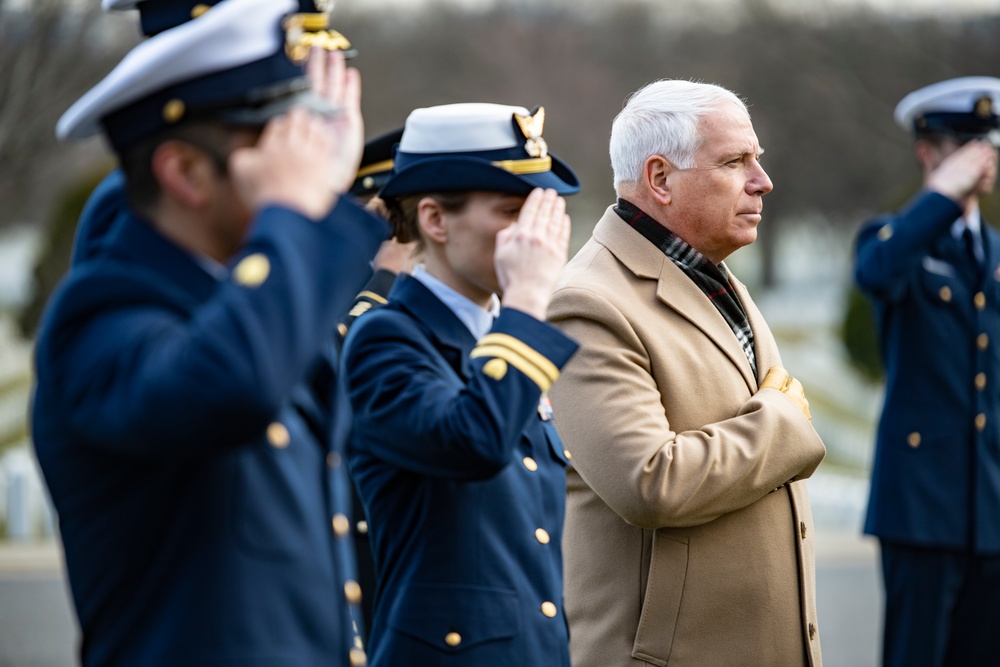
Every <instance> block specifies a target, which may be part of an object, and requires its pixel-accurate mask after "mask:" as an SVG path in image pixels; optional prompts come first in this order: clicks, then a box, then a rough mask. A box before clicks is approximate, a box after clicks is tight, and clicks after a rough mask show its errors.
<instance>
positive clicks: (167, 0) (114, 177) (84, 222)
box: [71, 0, 356, 265]
mask: <svg viewBox="0 0 1000 667" xmlns="http://www.w3.org/2000/svg"><path fill="white" fill-rule="evenodd" d="M297 1H298V11H297V12H296V13H295V14H293V15H292V16H291V17H290V23H289V24H288V27H289V28H291V29H293V30H295V31H297V39H296V43H295V45H294V46H293V48H294V49H295V50H296V51H297V54H296V56H297V57H298V58H301V57H302V55H303V52H304V51H305V50H306V49H308V48H309V47H311V46H314V45H315V46H317V47H320V48H322V49H323V50H327V51H334V50H336V51H341V52H342V53H343V54H344V56H345V57H347V58H351V57H352V56H354V55H355V54H356V51H355V49H354V47H353V46H352V45H351V42H350V41H349V40H348V39H347V38H346V37H344V35H342V34H341V33H340V32H338V31H336V30H334V29H333V28H332V26H331V18H330V13H329V10H330V9H331V8H332V4H333V3H332V2H324V0H297ZM219 2H220V0H103V2H102V3H101V6H102V7H103V8H104V9H105V10H106V11H108V12H128V11H131V10H137V12H138V15H139V29H140V32H141V33H142V35H143V36H144V37H152V36H154V35H158V34H160V33H161V32H164V31H166V30H170V29H171V28H176V27H177V26H179V25H183V24H184V23H187V22H189V21H193V20H194V19H197V18H200V17H202V16H205V15H206V14H207V13H208V11H209V10H210V9H211V8H212V7H214V6H215V5H217V4H218V3H219ZM353 192H354V190H353V186H352V194H353ZM126 208H127V202H126V197H125V184H124V176H123V175H122V172H121V169H115V170H113V171H112V172H111V173H110V174H108V176H107V177H105V179H104V180H103V181H101V183H100V184H99V185H98V186H97V188H95V189H94V192H93V193H92V194H91V196H90V197H89V199H88V200H87V205H86V206H85V207H84V210H83V212H82V214H81V216H80V221H79V223H78V224H77V229H76V234H75V237H74V240H73V254H72V258H71V264H72V265H76V264H79V263H80V262H82V261H84V260H87V259H91V258H93V257H95V256H96V255H98V254H100V251H101V248H102V246H103V244H104V242H105V241H106V240H107V235H108V232H109V230H110V229H111V227H112V226H113V225H114V224H115V221H116V219H117V217H118V215H119V214H120V213H122V211H123V210H124V209H126ZM122 215H126V214H124V213H122Z"/></svg>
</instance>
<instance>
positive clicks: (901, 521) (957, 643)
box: [855, 77, 1000, 667]
mask: <svg viewBox="0 0 1000 667" xmlns="http://www.w3.org/2000/svg"><path fill="white" fill-rule="evenodd" d="M998 105H1000V79H994V78H989V77H966V78H960V79H953V80H949V81H943V82H940V83H936V84H934V85H931V86H927V87H926V88H922V89H920V90H917V91H916V92H913V93H911V94H909V95H907V96H906V97H905V98H904V99H903V100H902V101H901V102H900V103H899V105H898V106H897V107H896V111H895V118H896V122H897V123H898V124H899V125H900V126H901V127H902V128H903V129H905V130H907V131H908V132H911V133H912V134H913V136H914V140H915V141H914V152H915V154H916V158H917V162H918V164H919V166H920V168H921V170H922V172H923V181H924V187H923V189H921V190H920V191H919V192H918V193H917V194H916V195H915V196H914V197H913V198H912V199H911V200H910V201H909V202H908V203H907V204H906V205H904V206H903V208H902V209H900V210H899V211H897V212H896V213H893V214H889V215H883V216H881V217H878V218H876V219H874V220H872V221H870V222H868V223H867V224H866V225H865V226H864V227H863V228H862V229H861V231H860V234H859V236H858V239H857V246H856V258H855V260H856V266H855V279H856V281H857V283H858V285H859V286H860V287H861V289H862V290H864V291H865V292H866V293H867V294H868V296H869V297H870V298H871V299H872V302H873V303H874V305H875V310H876V313H877V319H878V329H879V344H880V350H881V355H882V360H883V363H884V365H885V369H886V390H885V403H884V405H883V408H882V416H881V420H880V422H879V427H878V442H877V446H876V450H875V460H874V466H873V471H872V484H871V496H870V498H869V502H868V516H867V520H866V522H865V532H866V533H869V534H871V535H875V536H877V537H878V538H879V541H880V545H881V552H882V574H883V580H884V584H885V593H886V603H885V626H884V638H883V663H884V664H885V665H887V666H889V665H893V666H895V665H899V666H903V665H905V666H906V667H920V666H921V665H927V666H935V667H936V666H939V665H987V664H995V663H996V660H997V656H998V655H1000V634H998V633H997V632H996V630H995V628H994V627H993V625H994V622H995V620H996V619H997V618H998V616H1000V521H998V517H1000V355H998V354H997V349H998V348H997V345H998V344H1000V282H998V281H1000V234H998V233H997V232H996V231H994V230H993V229H992V228H991V227H990V226H989V225H987V224H986V223H985V222H984V221H983V220H982V218H981V216H980V211H979V197H980V195H983V194H985V193H988V192H990V191H992V190H993V186H994V182H995V180H996V171H997V151H996V149H995V148H994V145H996V144H997V143H998V142H997V139H998V137H1000V131H998V128H1000V117H998V116H997V108H998Z"/></svg>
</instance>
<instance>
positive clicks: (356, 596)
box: [344, 579, 361, 604]
mask: <svg viewBox="0 0 1000 667" xmlns="http://www.w3.org/2000/svg"><path fill="white" fill-rule="evenodd" d="M344 597H345V598H347V601H348V602H349V603H350V604H358V603H360V602H361V584H359V583H358V582H356V581H354V580H353V579H348V580H347V581H345V582H344Z"/></svg>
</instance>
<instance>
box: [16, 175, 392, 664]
mask: <svg viewBox="0 0 1000 667" xmlns="http://www.w3.org/2000/svg"><path fill="white" fill-rule="evenodd" d="M112 190H113V189H112ZM108 196H109V197H110V198H111V199H113V198H114V196H115V195H114V192H111V193H110V194H109V195H108ZM112 208H113V207H112ZM90 210H92V211H93V210H98V211H101V215H107V214H108V210H104V208H102V207H95V208H91V209H90ZM111 217H113V218H114V221H113V223H114V224H113V225H106V226H104V227H100V226H99V225H98V226H94V227H93V228H94V229H99V228H100V229H107V230H109V231H106V232H101V233H100V234H97V233H94V234H93V238H89V239H88V240H91V241H99V246H100V250H99V251H94V252H87V253H83V254H82V255H81V256H80V257H79V261H78V263H77V264H76V265H75V266H74V267H73V270H72V271H71V273H70V275H69V277H68V279H67V280H66V281H65V283H64V284H63V285H62V286H61V287H60V289H59V290H58V292H57V293H56V295H55V296H54V297H53V300H52V302H51V303H50V306H49V309H48V311H47V313H46V316H45V318H44V320H43V324H42V329H41V333H40V336H39V339H38V346H37V353H36V361H37V377H38V384H37V388H36V392H35V398H34V405H33V415H32V423H33V435H34V440H35V446H36V451H37V454H38V459H39V462H40V464H41V467H42V470H43V473H44V476H45V479H46V482H47V485H48V487H49V490H50V492H51V496H52V499H53V501H54V504H55V507H56V510H57V512H58V515H59V527H60V533H61V537H62V541H63V545H64V548H65V552H66V565H67V570H68V575H69V582H70V588H71V592H72V594H73V599H74V603H75V606H76V610H77V614H78V617H79V620H80V627H81V630H82V644H81V649H80V650H81V657H80V660H81V663H82V664H83V665H85V666H88V667H89V666H93V665H128V666H130V667H131V666H136V665H140V666H142V665H199V666H201V665H223V664H225V665H226V666H227V667H233V666H236V665H240V666H244V667H258V666H259V667H264V666H268V667H275V666H277V667H284V666H288V667H292V666H294V667H305V666H307V665H318V664H329V665H341V664H349V663H350V662H351V661H353V662H354V663H358V664H360V662H363V654H362V653H361V652H360V649H359V647H358V638H357V633H356V632H355V630H354V628H353V627H352V626H353V625H354V624H356V622H357V619H358V613H357V609H356V603H357V601H358V599H359V592H358V585H357V582H356V581H355V574H354V553H353V548H352V542H351V539H350V530H349V528H350V519H349V515H350V502H351V498H350V487H349V484H348V482H347V479H346V465H345V462H344V454H343V451H342V446H343V442H344V440H345V439H346V436H347V432H348V430H349V427H350V423H349V419H348V410H347V406H346V403H345V402H344V397H343V396H339V399H338V398H337V397H334V400H337V401H338V402H337V403H331V404H329V405H326V406H323V407H322V409H315V410H313V411H312V413H310V411H309V410H308V409H307V407H308V402H309V401H314V402H315V401H317V400H319V399H318V398H317V395H316V394H314V393H313V387H312V386H311V383H313V382H314V381H315V380H316V378H317V377H322V376H324V375H325V376H326V377H327V380H326V381H327V384H328V385H329V386H336V385H335V382H334V381H333V380H331V379H330V378H335V377H336V375H337V368H336V366H335V365H334V366H329V367H328V368H327V369H326V370H325V371H324V373H317V369H318V368H322V367H323V366H324V364H336V355H335V354H333V353H331V351H330V348H329V346H330V345H331V343H332V340H331V332H333V331H334V329H335V327H336V323H337V321H338V320H339V318H340V317H342V316H343V314H344V313H345V312H346V311H347V309H348V307H349V305H350V303H351V301H352V299H353V298H354V295H355V294H356V293H357V291H358V289H359V287H360V286H361V285H362V284H363V282H364V279H365V278H366V277H367V276H368V274H369V273H370V269H369V266H368V262H369V260H370V258H371V257H372V255H373V254H374V253H375V251H376V249H377V248H378V245H379V243H380V242H381V240H382V239H383V238H384V237H385V233H386V227H385V224H384V222H382V221H381V220H379V219H378V218H375V217H373V216H371V215H369V214H368V213H366V212H365V211H363V210H362V209H360V208H359V207H357V206H356V205H354V204H351V203H350V202H348V201H347V200H346V199H341V200H340V201H339V202H338V204H337V207H336V208H335V209H334V211H333V212H332V213H331V214H330V216H329V217H328V218H327V219H325V220H321V221H313V220H308V219H306V218H304V217H302V216H301V215H299V214H297V213H295V212H293V211H290V210H288V209H283V208H280V207H269V208H265V209H263V210H262V211H260V212H259V213H258V214H257V216H256V218H255V220H254V222H253V226H252V229H251V231H250V234H249V237H248V240H247V243H246V246H245V248H244V249H243V250H242V251H241V253H240V255H239V256H238V257H236V258H235V259H234V261H233V265H232V270H231V272H229V275H228V276H227V277H224V278H222V279H218V278H217V277H213V276H212V275H210V273H209V272H208V271H206V270H205V268H204V266H203V263H202V262H201V261H199V260H197V259H196V258H194V257H192V256H191V255H190V254H188V253H186V252H184V251H182V250H181V249H180V248H178V247H177V246H175V245H173V244H172V243H171V242H169V241H168V240H167V239H166V238H164V237H163V236H161V235H160V234H158V233H157V232H156V231H154V230H153V229H152V228H151V227H150V226H148V225H147V224H145V223H143V222H142V221H139V220H138V219H136V218H135V217H134V216H132V215H131V214H129V213H128V212H127V211H119V212H118V213H117V214H115V215H113V216H111ZM109 219H111V218H106V219H105V221H106V220H109ZM85 222H86V221H85ZM325 348H326V349H325ZM324 349H325V355H324ZM324 356H325V357H326V360H325V361H324Z"/></svg>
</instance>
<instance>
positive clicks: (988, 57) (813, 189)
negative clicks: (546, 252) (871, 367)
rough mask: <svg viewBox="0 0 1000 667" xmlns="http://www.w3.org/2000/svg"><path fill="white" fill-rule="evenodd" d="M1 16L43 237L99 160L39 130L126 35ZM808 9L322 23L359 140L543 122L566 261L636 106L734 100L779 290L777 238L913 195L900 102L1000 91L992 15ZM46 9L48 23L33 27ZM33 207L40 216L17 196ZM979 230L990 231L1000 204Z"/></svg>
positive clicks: (651, 8)
mask: <svg viewBox="0 0 1000 667" xmlns="http://www.w3.org/2000/svg"><path fill="white" fill-rule="evenodd" d="M10 2H12V0H0V67H2V68H3V69H2V70H0V71H4V72H8V73H10V74H9V75H5V77H3V78H0V165H3V167H2V169H3V171H2V177H0V197H2V198H3V201H4V202H5V206H4V207H3V209H2V210H0V225H2V224H4V223H9V222H11V221H16V220H25V219H28V220H39V221H41V220H46V219H49V217H50V215H49V214H50V210H51V209H52V208H53V207H54V206H55V202H54V201H52V197H51V192H52V191H53V190H54V189H56V188H55V185H54V184H55V183H56V182H57V181H58V180H59V179H62V182H67V181H68V180H70V179H71V178H80V176H79V174H87V173H89V172H91V171H92V170H93V168H94V164H95V157H94V155H95V152H94V150H93V145H91V147H90V152H89V153H88V152H82V153H80V152H76V151H79V150H80V149H78V148H75V147H72V148H71V147H61V148H58V149H57V147H56V146H55V141H54V138H53V133H52V128H53V126H54V123H55V120H56V118H58V116H59V114H61V113H62V112H63V111H64V110H65V109H66V108H67V107H68V106H69V104H70V103H71V102H72V101H73V100H74V99H75V98H76V97H78V95H79V94H80V93H81V92H82V91H83V90H85V89H86V88H87V87H88V86H89V85H92V84H93V83H94V82H95V81H96V80H97V79H98V78H99V77H100V76H102V75H103V74H104V73H105V72H107V71H108V70H109V69H110V68H111V67H112V66H113V63H114V62H115V60H116V58H117V57H118V56H119V55H120V53H121V52H122V51H123V49H124V48H125V46H127V45H128V44H129V43H131V42H134V41H135V35H136V29H135V20H136V18H135V16H134V15H125V16H123V17H108V16H102V17H99V18H97V19H95V18H94V16H93V13H94V11H96V9H95V8H96V7H97V5H98V3H97V0H92V1H90V0H88V2H86V3H73V2H72V0H33V1H32V2H27V3H25V4H24V5H23V7H25V8H27V9H25V10H22V11H21V13H17V12H13V10H11V9H10V8H5V4H7V3H10ZM817 4H820V3H799V4H794V3H789V2H780V1H779V0H744V1H742V2H735V1H734V2H723V1H722V0H714V1H712V2H709V1H706V2H700V3H694V2H690V3H679V2H677V3H656V2H651V1H641V0H621V1H616V2H613V3H608V2H598V1H597V0H575V1H573V2H570V1H569V0H506V1H505V2H496V3H494V4H492V5H489V6H487V7H486V8H485V9H480V10H474V11H473V10H463V9H460V8H457V7H455V6H454V5H451V4H447V3H443V2H441V3H420V4H417V3H414V4H413V5H412V6H410V5H407V6H405V7H393V8H383V9H378V8H377V6H373V5H370V4H368V3H366V2H363V1H362V0H340V2H339V3H338V6H337V9H336V11H335V13H334V23H335V27H336V28H337V29H338V30H341V31H342V32H343V33H344V34H345V35H347V36H348V37H349V38H350V39H351V40H352V42H354V45H355V46H356V47H357V48H358V50H359V52H360V55H359V57H358V58H357V59H356V60H355V62H354V64H355V65H356V66H357V67H358V68H359V69H360V70H361V72H362V75H363V79H364V98H363V108H364V113H365V122H366V129H367V134H368V135H369V136H374V135H376V134H379V133H381V132H383V131H386V130H389V129H392V128H396V127H399V126H400V125H401V124H402V123H403V121H404V119H405V118H406V116H407V114H408V113H409V112H410V111H411V110H413V109H414V108H417V107H421V106H430V105H436V104H446V103H451V102H470V101H482V102H500V103H507V104H520V105H523V106H527V107H532V106H534V105H536V104H541V105H544V106H545V107H546V110H547V112H548V113H547V118H548V123H547V126H546V128H545V136H546V139H547V140H548V142H549V145H550V146H551V147H552V150H553V152H554V153H556V154H558V155H559V156H560V157H562V158H565V159H566V160H567V161H568V162H569V163H570V164H571V165H573V166H574V168H576V169H577V171H578V173H579V175H580V178H581V181H582V183H583V190H582V192H581V194H579V195H577V196H575V197H573V198H571V200H570V212H571V214H572V215H573V221H574V240H573V244H574V247H579V245H580V244H582V243H583V241H584V240H585V239H586V238H587V237H588V236H589V234H590V229H591V228H592V226H593V224H594V223H595V222H596V220H597V219H598V218H599V217H600V215H601V213H602V212H603V210H604V209H605V208H606V207H607V206H609V205H610V204H612V203H613V197H614V193H613V190H612V186H611V169H610V164H609V159H608V154H607V142H608V136H609V133H610V128H611V121H612V119H613V118H614V116H615V114H616V113H617V112H618V111H619V110H620V109H621V107H622V104H623V102H624V101H625V98H626V97H627V96H628V94H629V93H631V92H633V91H635V90H636V89H638V88H639V87H640V86H642V85H643V84H645V83H649V82H651V81H654V80H657V79H661V78H682V79H694V80H702V81H707V82H713V83H718V84H721V85H723V86H726V87H728V88H730V89H732V90H734V91H736V92H737V93H738V94H740V95H741V96H743V97H745V98H746V100H747V101H748V103H749V105H750V111H751V114H752V116H753V120H754V127H755V129H756V131H757V135H758V137H759V138H760V141H761V144H762V145H763V146H764V147H765V148H766V150H767V153H766V155H765V157H764V166H765V168H766V169H767V171H768V173H769V175H770V176H771V178H772V180H773V181H774V184H775V189H774V192H773V193H771V194H769V195H768V197H767V198H766V199H765V206H764V220H763V223H762V225H761V228H760V236H759V240H758V246H759V248H760V250H761V253H762V257H763V261H762V267H763V268H762V272H761V274H762V275H761V279H762V282H763V283H764V285H765V286H767V285H771V284H774V283H776V282H777V281H779V280H780V279H781V278H782V266H781V265H780V264H779V263H778V260H777V259H776V252H775V251H776V246H777V242H778V240H779V239H780V237H781V235H782V232H783V231H786V230H789V229H791V226H793V225H799V224H804V223H802V222H801V221H803V220H816V219H821V220H824V221H826V222H827V223H828V224H829V225H832V226H835V227H838V228H840V229H842V230H850V229H853V228H855V227H856V226H857V225H859V224H860V223H861V221H862V220H864V219H866V218H867V217H869V216H871V215H872V214H874V213H876V212H879V211H882V210H887V209H889V208H893V207H894V206H895V205H896V204H897V203H898V202H900V201H902V200H903V199H905V198H906V197H908V196H909V195H910V194H912V193H913V192H914V191H915V190H916V188H917V187H918V183H919V181H918V176H919V175H918V173H917V169H916V166H915V163H914V160H913V158H912V156H911V150H910V140H909V138H908V137H907V136H906V133H905V132H903V131H902V130H900V129H899V128H898V127H896V126H895V124H894V123H893V120H892V110H893V108H894V106H895V105H896V103H897V102H898V101H899V100H900V99H901V98H902V97H903V96H904V95H905V94H906V93H908V92H909V91H911V90H914V89H916V88H918V87H920V86H924V85H926V84H929V83H932V82H934V81H938V80H941V79H946V78H949V77H955V76H966V75H986V76H990V75H992V76H998V75H1000V40H998V39H997V38H996V35H997V34H1000V14H994V15H988V16H977V17H970V16H964V17H962V16H956V17H954V18H941V16H943V14H939V15H938V16H937V17H936V18H926V17H924V18H919V17H917V18H915V17H901V16H899V15H895V16H894V15H890V14H885V13H881V12H877V11H875V10H872V9H865V8H864V6H863V5H862V6H861V8H860V9H855V10H851V11H844V10H837V11H834V10H833V9H827V8H825V4H826V3H823V6H821V7H816V6H815V5H817ZM831 4H832V3H831ZM50 6H51V7H59V8H61V9H59V10H58V11H55V12H54V13H52V12H48V10H46V11H42V9H43V8H47V7H50ZM70 6H71V7H73V8H74V9H72V10H68V9H67V7H70ZM28 9H30V10H31V12H30V13H31V16H30V20H29V19H28V18H26V17H25V15H24V11H27V10H28ZM943 11H944V10H943V9H942V12H943ZM12 17H13V18H16V19H17V20H14V21H12ZM43 19H44V20H43ZM109 26H110V27H109ZM102 30H103V32H101V31H102ZM101 35H103V37H99V36H101ZM29 36H30V38H29ZM112 38H113V39H112ZM109 44H110V45H111V46H109ZM25 45H30V46H31V48H30V49H27V50H25ZM26 72H31V73H32V75H28V74H26ZM81 155H85V156H86V157H84V158H81V157H80V156H81ZM67 156H70V157H67ZM71 156H77V157H75V158H72V159H71ZM56 177H58V178H56ZM84 178H87V177H86V176H84ZM39 191H41V192H43V193H45V194H46V195H47V197H42V198H39V197H38V196H35V197H30V196H28V195H29V194H30V193H32V192H34V193H36V194H37V193H38V192H39ZM14 202H18V205H17V206H15V205H13V203H14ZM21 203H23V204H24V205H21ZM984 215H985V217H986V219H988V220H993V221H998V220H1000V211H998V210H997V205H996V203H995V202H990V201H987V202H985V203H984ZM58 217H59V216H51V218H52V219H56V218H58ZM60 270H61V268H60ZM846 279H847V278H846V277H845V280H846Z"/></svg>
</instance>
